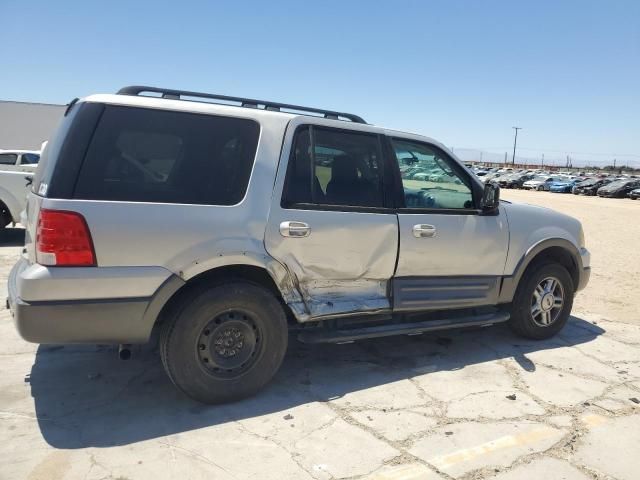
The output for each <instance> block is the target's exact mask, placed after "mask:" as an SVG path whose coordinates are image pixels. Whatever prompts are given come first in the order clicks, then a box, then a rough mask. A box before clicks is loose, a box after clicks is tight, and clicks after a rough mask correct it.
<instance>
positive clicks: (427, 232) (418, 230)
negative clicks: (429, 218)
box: [413, 223, 436, 238]
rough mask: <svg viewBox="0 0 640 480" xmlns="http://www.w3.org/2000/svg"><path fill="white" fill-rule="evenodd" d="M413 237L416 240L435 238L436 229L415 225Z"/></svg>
mask: <svg viewBox="0 0 640 480" xmlns="http://www.w3.org/2000/svg"><path fill="white" fill-rule="evenodd" d="M413 236H414V237H416V238H433V237H435V236H436V227H434V226H433V225H427V224H423V223H421V224H418V225H414V226H413Z"/></svg>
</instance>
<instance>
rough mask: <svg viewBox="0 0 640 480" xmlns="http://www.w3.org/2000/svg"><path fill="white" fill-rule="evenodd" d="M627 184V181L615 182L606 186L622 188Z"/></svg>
mask: <svg viewBox="0 0 640 480" xmlns="http://www.w3.org/2000/svg"><path fill="white" fill-rule="evenodd" d="M627 183H630V182H629V180H616V181H614V182H611V183H610V184H609V185H607V187H611V188H620V187H624V186H625V185H626V184H627Z"/></svg>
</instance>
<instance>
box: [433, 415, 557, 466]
mask: <svg viewBox="0 0 640 480" xmlns="http://www.w3.org/2000/svg"><path fill="white" fill-rule="evenodd" d="M557 434H558V432H557V430H554V429H553V428H550V427H547V426H542V427H537V428H534V429H532V430H529V431H528V432H523V433H519V434H517V435H505V436H504V437H500V438H497V439H495V440H491V441H490V442H485V443H482V444H480V445H476V446H474V447H469V448H464V449H461V450H457V451H455V452H453V453H448V454H446V455H438V456H435V457H433V458H430V459H428V460H427V462H429V463H430V464H432V465H435V466H436V467H437V468H438V469H440V470H445V471H446V470H447V469H449V468H450V467H452V466H454V465H457V464H459V463H463V462H470V461H472V460H475V459H476V458H478V457H482V456H484V455H488V454H490V453H494V452H497V451H500V450H505V449H507V448H513V447H518V446H523V445H528V444H531V443H535V442H539V441H540V440H546V439H548V438H552V437H554V436H556V435H557Z"/></svg>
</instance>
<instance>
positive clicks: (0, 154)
mask: <svg viewBox="0 0 640 480" xmlns="http://www.w3.org/2000/svg"><path fill="white" fill-rule="evenodd" d="M39 161H40V151H39V150H0V169H2V170H22V171H25V170H30V171H35V169H36V167H37V166H38V162H39ZM14 167H18V168H14Z"/></svg>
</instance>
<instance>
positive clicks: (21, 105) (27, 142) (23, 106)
mask: <svg viewBox="0 0 640 480" xmlns="http://www.w3.org/2000/svg"><path fill="white" fill-rule="evenodd" d="M65 109H66V105H52V104H47V103H27V102H11V101H5V100H0V149H5V150H13V149H22V150H40V146H41V145H42V142H44V141H45V140H49V137H50V136H51V134H52V133H53V132H54V131H55V129H56V127H57V126H58V122H60V119H61V118H62V116H63V115H64V111H65Z"/></svg>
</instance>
